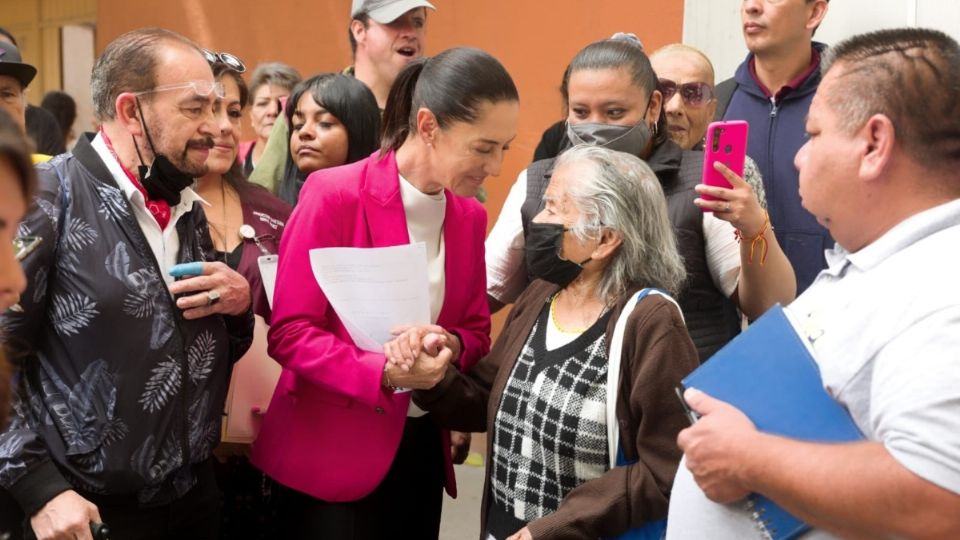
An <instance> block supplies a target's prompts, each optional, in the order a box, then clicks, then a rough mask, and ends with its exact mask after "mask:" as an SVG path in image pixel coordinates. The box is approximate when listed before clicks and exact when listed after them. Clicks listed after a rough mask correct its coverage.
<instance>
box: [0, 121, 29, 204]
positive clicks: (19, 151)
mask: <svg viewBox="0 0 960 540" xmlns="http://www.w3.org/2000/svg"><path fill="white" fill-rule="evenodd" d="M30 152H31V150H30V144H29V142H28V141H27V139H26V138H25V137H24V136H23V133H22V132H21V131H20V127H19V126H18V125H17V123H16V122H14V121H13V118H11V117H10V115H9V114H7V112H6V111H4V110H3V109H0V161H2V162H4V163H6V164H7V165H9V166H10V168H11V169H13V174H14V176H16V180H17V183H18V184H19V186H20V191H21V193H23V199H24V201H29V200H30V197H31V196H33V190H34V188H35V186H36V183H37V172H36V170H35V169H34V168H33V161H32V160H31V159H30Z"/></svg>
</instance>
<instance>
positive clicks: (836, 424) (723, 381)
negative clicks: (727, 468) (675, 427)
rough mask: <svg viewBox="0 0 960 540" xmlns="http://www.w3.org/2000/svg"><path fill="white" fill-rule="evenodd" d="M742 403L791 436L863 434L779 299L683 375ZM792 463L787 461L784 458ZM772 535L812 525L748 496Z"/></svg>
mask: <svg viewBox="0 0 960 540" xmlns="http://www.w3.org/2000/svg"><path fill="white" fill-rule="evenodd" d="M683 385H684V386H685V387H687V388H691V387H692V388H697V389H699V390H702V391H704V392H706V393H707V394H709V395H711V396H713V397H715V398H717V399H720V400H723V401H726V402H727V403H730V404H732V405H734V406H735V407H737V408H738V409H740V410H741V411H743V412H744V414H746V415H747V416H748V417H749V418H750V420H752V421H753V423H754V425H756V426H757V429H759V430H760V431H764V432H767V433H773V434H776V435H781V436H784V437H790V438H793V439H800V440H806V441H817V442H851V441H857V440H861V439H863V435H862V434H861V433H860V430H859V429H858V428H857V426H856V424H854V422H853V419H852V418H851V417H850V415H849V413H847V411H846V409H844V408H843V406H841V405H840V404H839V403H837V402H836V401H834V400H833V398H832V397H830V395H829V394H827V392H826V390H824V388H823V381H822V380H821V378H820V370H819V368H818V367H817V364H816V362H815V361H814V359H813V357H812V356H811V354H810V351H809V350H808V349H807V346H806V345H805V344H804V342H803V341H802V338H801V337H800V336H799V335H798V334H797V332H796V330H794V327H793V325H791V324H790V321H789V319H788V318H787V316H786V314H785V313H784V311H783V308H781V307H780V306H779V305H777V306H774V307H773V308H771V309H770V310H769V311H768V312H767V313H766V314H764V315H763V316H762V317H760V318H759V319H758V320H757V321H756V322H754V323H753V324H752V325H750V327H749V328H748V329H747V330H746V331H745V332H743V333H742V334H740V335H739V336H737V337H736V338H735V339H734V340H733V341H731V342H730V343H728V344H727V346H725V347H724V348H723V349H720V351H718V352H717V353H716V354H715V355H713V356H712V357H711V358H710V359H709V360H708V361H707V362H706V363H704V364H703V365H702V366H700V367H699V368H698V369H697V370H696V371H694V372H693V373H691V374H690V375H689V376H688V377H687V378H685V379H684V380H683ZM783 465H784V467H789V466H790V464H789V463H784V464H783ZM747 503H748V505H750V506H751V511H752V514H753V519H754V521H755V522H756V524H757V525H758V526H759V527H760V528H761V530H762V531H764V532H765V533H766V534H767V535H768V537H769V538H773V539H774V540H780V539H785V540H788V539H791V538H796V537H797V536H799V535H800V534H802V533H803V532H804V531H806V530H807V529H809V526H808V525H806V524H805V523H803V522H802V521H800V520H798V519H797V518H795V517H793V516H791V515H790V514H788V513H787V512H786V511H784V510H783V509H782V508H780V507H779V506H777V505H776V504H775V503H773V502H772V501H770V500H769V499H767V498H765V497H763V496H762V495H757V494H753V495H751V496H750V497H749V499H748V501H747Z"/></svg>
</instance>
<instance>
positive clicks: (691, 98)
mask: <svg viewBox="0 0 960 540" xmlns="http://www.w3.org/2000/svg"><path fill="white" fill-rule="evenodd" d="M677 92H680V99H682V100H683V103H684V104H686V105H687V106H689V107H701V106H703V105H705V104H706V103H707V102H709V101H710V100H711V99H713V88H711V87H710V85H709V84H707V83H704V82H689V83H683V84H677V83H675V82H674V81H671V80H670V79H660V93H661V94H663V101H664V102H667V101H670V100H671V99H672V98H673V96H674V94H676V93H677Z"/></svg>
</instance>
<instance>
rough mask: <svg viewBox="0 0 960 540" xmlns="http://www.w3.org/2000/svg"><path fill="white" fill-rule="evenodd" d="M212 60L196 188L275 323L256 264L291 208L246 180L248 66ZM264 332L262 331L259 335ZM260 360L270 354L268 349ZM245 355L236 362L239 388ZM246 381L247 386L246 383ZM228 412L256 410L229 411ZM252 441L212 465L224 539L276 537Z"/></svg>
mask: <svg viewBox="0 0 960 540" xmlns="http://www.w3.org/2000/svg"><path fill="white" fill-rule="evenodd" d="M207 60H208V61H209V62H210V67H211V69H212V70H213V75H214V78H215V79H216V81H217V82H219V83H220V84H222V85H223V89H224V97H223V98H222V99H219V100H217V101H216V102H215V103H214V105H213V116H214V120H215V121H214V137H213V147H212V148H211V149H210V155H209V156H208V157H207V168H208V172H207V174H206V175H204V176H203V177H201V178H198V179H197V185H196V191H197V193H198V194H199V195H200V196H201V197H203V199H204V200H205V201H206V202H207V205H206V206H205V207H204V213H205V214H206V216H207V226H208V228H209V230H210V239H211V240H212V242H213V249H214V258H215V259H217V260H221V261H223V262H224V263H226V264H227V266H229V267H230V268H233V269H234V270H236V271H238V272H239V273H240V274H241V275H243V277H245V278H246V279H247V281H248V282H249V283H250V293H251V296H252V301H253V312H254V314H256V315H257V316H258V320H259V319H261V318H262V320H263V321H264V322H265V323H266V324H269V323H270V315H271V312H270V303H269V300H268V298H267V289H266V287H265V285H264V282H263V278H262V276H261V274H260V266H259V264H258V261H259V259H260V257H261V256H263V255H275V254H276V253H277V251H278V249H279V247H280V237H281V235H282V234H283V228H284V225H285V223H286V221H287V218H288V217H289V216H290V211H291V208H290V205H288V204H286V203H285V202H283V201H282V200H280V199H278V198H277V197H275V196H274V195H272V194H271V193H270V192H269V191H267V190H266V189H264V188H263V187H261V186H258V185H256V184H252V183H250V182H248V181H247V180H246V179H245V178H244V177H243V173H242V171H241V165H240V163H239V162H238V161H237V151H238V148H239V137H240V130H241V126H240V122H241V119H242V118H243V110H244V108H245V105H246V103H247V98H248V96H247V86H246V84H245V83H244V81H243V78H242V77H241V75H240V74H241V73H242V72H243V71H244V70H245V67H244V65H243V63H242V62H241V61H240V60H239V59H238V58H237V57H235V56H233V55H230V54H228V53H210V52H209V51H207ZM266 328H267V327H266V325H264V324H260V323H259V322H258V324H257V326H256V327H255V328H254V332H255V338H254V345H253V348H254V349H255V348H256V347H257V345H256V344H257V343H264V342H265V341H266ZM256 334H262V336H259V337H258V336H256ZM261 354H262V355H263V356H261V358H263V357H265V356H266V354H265V351H262V352H261ZM249 361H250V360H247V359H243V360H241V363H240V364H238V365H236V366H235V367H234V372H233V385H234V386H236V384H237V381H238V377H240V376H241V370H243V369H246V365H247V364H245V362H249ZM245 384H246V383H245ZM230 414H255V413H253V412H252V411H236V410H232V411H230ZM248 453H249V445H247V444H240V443H231V442H223V443H221V444H220V446H219V447H218V448H217V450H216V451H215V455H216V456H217V458H218V459H217V460H216V462H215V464H214V470H215V472H216V475H217V481H218V484H219V485H220V490H221V491H222V492H223V508H222V512H221V526H220V538H239V537H243V538H271V537H272V523H271V521H272V519H273V507H272V506H271V505H270V502H271V501H270V499H269V498H268V497H267V496H266V494H265V493H264V488H263V486H264V480H265V479H264V477H263V474H262V473H260V471H258V470H257V469H256V468H254V467H253V466H252V465H250V461H249V459H248V458H247V454H248Z"/></svg>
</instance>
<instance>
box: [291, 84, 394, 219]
mask: <svg viewBox="0 0 960 540" xmlns="http://www.w3.org/2000/svg"><path fill="white" fill-rule="evenodd" d="M307 94H309V95H310V97H312V98H313V100H314V101H315V102H317V105H320V106H321V107H323V108H324V109H326V110H327V112H329V113H330V114H332V115H333V116H335V117H337V120H339V121H340V123H342V124H343V127H344V129H345V130H346V132H347V163H353V162H355V161H359V160H361V159H363V158H365V157H367V156H369V155H370V154H372V153H373V152H374V151H375V150H376V149H377V142H378V138H379V135H380V109H379V108H378V107H377V98H375V97H374V96H373V92H371V91H370V89H369V88H367V85H365V84H363V83H362V82H360V81H359V80H357V79H355V78H353V77H349V76H347V75H341V74H339V73H321V74H319V75H314V76H313V77H310V78H309V79H307V80H305V81H303V82H301V83H300V84H298V85H297V86H296V87H294V89H293V93H292V94H291V95H290V99H289V100H287V107H286V109H285V110H284V116H285V117H286V120H287V125H288V126H290V136H291V137H292V136H293V135H294V131H293V113H294V112H295V111H296V110H297V105H299V103H300V98H302V97H303V96H304V95H307ZM288 142H289V141H288ZM311 172H313V171H306V172H303V171H300V170H299V169H297V165H296V163H295V162H294V161H293V158H292V156H290V150H289V148H288V149H287V165H286V167H285V170H284V174H283V179H282V180H281V182H280V187H279V189H278V195H279V196H280V198H281V199H283V200H285V201H287V202H288V203H290V204H296V202H297V197H298V196H299V194H300V187H301V186H302V185H303V181H304V180H305V179H306V177H307V175H308V174H310V173H311Z"/></svg>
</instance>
